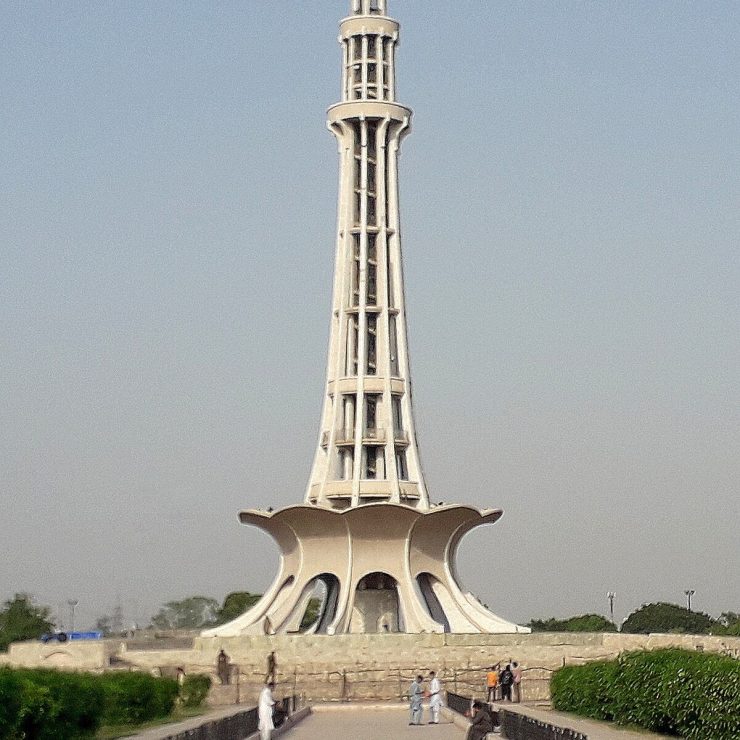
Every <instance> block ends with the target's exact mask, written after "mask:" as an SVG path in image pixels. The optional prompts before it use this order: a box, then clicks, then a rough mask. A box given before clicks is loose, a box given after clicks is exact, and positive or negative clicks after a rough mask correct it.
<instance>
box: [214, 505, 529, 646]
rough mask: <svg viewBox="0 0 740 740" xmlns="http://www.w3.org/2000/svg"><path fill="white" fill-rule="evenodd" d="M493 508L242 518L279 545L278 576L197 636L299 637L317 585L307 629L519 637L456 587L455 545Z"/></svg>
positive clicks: (294, 512)
mask: <svg viewBox="0 0 740 740" xmlns="http://www.w3.org/2000/svg"><path fill="white" fill-rule="evenodd" d="M502 513H503V512H502V511H501V510H500V509H486V510H483V511H479V510H478V509H475V508H473V507H470V506H454V505H451V506H438V507H435V508H432V509H429V510H419V509H412V508H410V507H408V506H402V505H399V504H390V503H378V504H368V505H366V506H359V507H354V508H350V509H346V510H344V511H337V510H334V509H328V508H323V507H317V506H310V505H305V504H302V505H298V506H289V507H287V508H285V509H281V510H280V511H276V512H272V513H268V512H264V511H254V510H250V511H242V512H241V513H240V515H239V519H240V520H241V521H242V523H244V524H252V525H254V526H256V527H259V528H260V529H263V530H264V531H265V532H268V533H269V534H270V535H272V537H273V538H274V539H275V540H276V542H277V543H278V546H279V547H280V572H279V574H278V577H277V579H276V580H275V582H274V583H273V585H272V586H271V587H270V589H269V590H268V591H267V593H265V595H264V596H263V597H262V599H261V600H260V601H259V602H258V603H257V604H255V606H254V607H253V608H252V609H250V610H249V611H248V612H246V613H245V614H243V615H242V616H240V617H238V618H237V619H235V620H234V621H232V622H229V623H228V624H224V625H221V626H219V627H216V628H214V629H210V630H206V631H205V632H203V636H204V637H236V636H239V635H249V634H286V633H296V632H299V631H300V625H301V621H302V619H303V616H304V614H305V611H306V607H307V605H308V602H309V600H310V598H311V596H312V595H313V594H314V592H315V589H316V586H317V584H319V583H322V584H323V591H324V597H323V604H322V608H321V613H320V614H319V617H318V619H317V621H316V622H315V623H314V624H313V626H312V627H310V628H309V630H308V631H309V632H313V633H325V634H343V633H353V632H356V633H378V632H408V633H421V632H457V633H475V632H485V633H506V632H529V629H528V628H526V627H520V626H519V625H516V624H513V623H511V622H507V621H505V620H503V619H501V618H500V617H497V616H496V615H495V614H492V613H491V612H489V611H488V610H487V609H485V608H484V607H483V605H482V604H481V603H480V602H478V601H477V599H475V597H474V596H472V594H470V593H464V592H463V591H462V590H461V588H460V586H459V585H458V581H457V576H456V572H455V555H456V551H457V547H458V545H459V543H460V540H461V539H462V538H463V537H464V536H465V535H466V534H467V533H468V532H469V531H470V530H471V529H473V527H476V526H478V525H479V524H492V523H493V522H495V521H496V520H498V519H499V517H500V516H501V514H502Z"/></svg>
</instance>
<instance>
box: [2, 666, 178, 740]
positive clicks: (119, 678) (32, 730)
mask: <svg viewBox="0 0 740 740" xmlns="http://www.w3.org/2000/svg"><path fill="white" fill-rule="evenodd" d="M177 690H178V686H177V682H176V681H174V680H173V679H169V678H154V677H153V676H148V675H146V674H143V673H105V674H103V675H101V676H96V675H93V674H86V673H69V672H63V671H54V670H49V669H33V670H29V669H10V668H3V669H0V740H11V738H12V740H17V738H28V739H29V740H31V739H32V740H81V739H82V738H87V737H94V736H95V733H96V731H97V729H98V727H99V726H100V725H101V723H103V722H105V723H108V724H140V723H142V722H146V721H149V720H152V719H159V718H162V717H167V716H169V714H170V713H171V712H172V709H173V707H174V704H175V699H176V697H177Z"/></svg>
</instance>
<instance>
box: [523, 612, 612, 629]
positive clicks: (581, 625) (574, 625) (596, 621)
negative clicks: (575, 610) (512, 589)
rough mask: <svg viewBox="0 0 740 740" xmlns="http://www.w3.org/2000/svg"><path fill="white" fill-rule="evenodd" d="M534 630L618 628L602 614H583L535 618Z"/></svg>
mask: <svg viewBox="0 0 740 740" xmlns="http://www.w3.org/2000/svg"><path fill="white" fill-rule="evenodd" d="M529 627H531V628H532V632H616V631H617V628H616V626H615V625H614V623H613V622H610V621H609V620H608V619H606V618H605V617H602V616H601V614H582V615H580V616H577V617H569V618H568V619H554V618H550V619H533V620H532V621H531V622H530V623H529Z"/></svg>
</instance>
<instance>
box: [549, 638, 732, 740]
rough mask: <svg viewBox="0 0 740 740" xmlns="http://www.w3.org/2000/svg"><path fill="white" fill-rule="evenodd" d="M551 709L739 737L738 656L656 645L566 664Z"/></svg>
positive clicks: (697, 737) (696, 737)
mask: <svg viewBox="0 0 740 740" xmlns="http://www.w3.org/2000/svg"><path fill="white" fill-rule="evenodd" d="M551 690H552V702H553V706H554V708H555V709H558V710H561V711H568V712H576V713H577V714H580V715H583V716H586V717H593V718H595V719H606V720H610V719H613V720H614V721H616V722H618V723H620V724H632V725H638V726H640V727H643V728H644V729H646V730H651V731H652V732H659V733H663V734H670V735H680V736H681V737H683V738H686V740H706V738H712V740H737V738H738V727H740V661H737V660H734V659H732V658H727V657H724V656H721V655H715V654H713V653H702V652H691V651H688V650H676V649H668V650H655V651H652V652H642V651H641V652H634V653H624V654H623V655H621V656H620V657H619V658H618V659H617V660H613V661H606V662H596V663H587V664H585V665H582V666H566V667H565V668H561V669H560V670H559V671H557V672H556V673H555V674H554V676H553V678H552V682H551Z"/></svg>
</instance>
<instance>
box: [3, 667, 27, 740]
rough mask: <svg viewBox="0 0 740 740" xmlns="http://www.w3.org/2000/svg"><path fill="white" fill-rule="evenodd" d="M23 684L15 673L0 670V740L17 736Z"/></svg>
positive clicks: (7, 739) (5, 669)
mask: <svg viewBox="0 0 740 740" xmlns="http://www.w3.org/2000/svg"><path fill="white" fill-rule="evenodd" d="M22 691H23V684H22V683H21V679H20V677H19V676H18V674H17V673H16V672H15V671H11V670H9V669H7V668H0V740H10V738H15V737H17V736H18V733H17V730H18V719H19V717H20V712H21V706H22V698H23V694H22Z"/></svg>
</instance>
